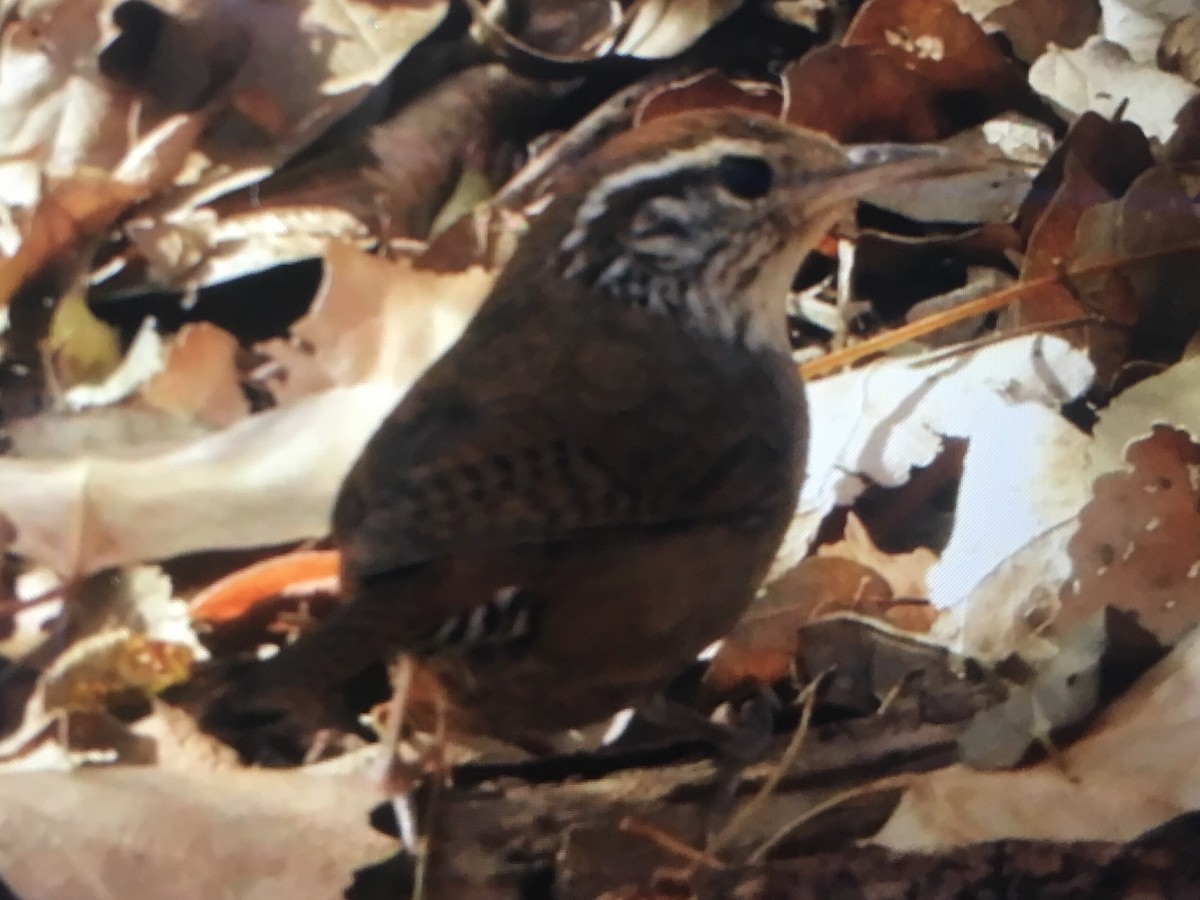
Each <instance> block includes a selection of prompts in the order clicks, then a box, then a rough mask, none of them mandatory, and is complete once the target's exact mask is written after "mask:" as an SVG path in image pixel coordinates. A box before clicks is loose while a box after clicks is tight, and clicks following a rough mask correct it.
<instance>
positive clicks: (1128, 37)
mask: <svg viewBox="0 0 1200 900" xmlns="http://www.w3.org/2000/svg"><path fill="white" fill-rule="evenodd" d="M1195 9H1196V4H1195V0H1100V10H1101V14H1102V18H1101V20H1100V27H1101V34H1102V35H1103V36H1104V37H1105V38H1107V39H1108V40H1110V41H1112V42H1113V43H1116V44H1120V45H1121V46H1122V47H1124V48H1125V49H1126V50H1128V51H1129V54H1130V55H1131V56H1132V57H1133V58H1134V59H1136V60H1137V61H1138V62H1146V63H1152V62H1154V55H1155V51H1157V50H1158V42H1159V41H1160V40H1162V35H1163V31H1165V30H1166V27H1167V25H1169V24H1170V23H1171V22H1173V21H1174V20H1175V19H1178V18H1179V17H1181V16H1186V15H1187V14H1188V13H1190V12H1194V11H1195Z"/></svg>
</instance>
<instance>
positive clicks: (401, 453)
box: [241, 109, 961, 746]
mask: <svg viewBox="0 0 1200 900" xmlns="http://www.w3.org/2000/svg"><path fill="white" fill-rule="evenodd" d="M956 166H961V161H958V162H956V161H955V158H954V157H953V155H952V154H950V152H949V151H947V150H944V149H941V148H938V147H936V146H924V145H891V144H875V145H863V146H857V147H843V146H842V145H840V144H838V143H837V142H836V141H834V140H832V139H831V138H828V137H826V136H824V135H822V134H820V133H817V132H813V131H808V130H805V129H801V128H798V127H794V126H789V125H787V124H784V123H782V122H779V121H777V120H775V119H772V118H769V117H765V116H760V115H755V114H747V113H744V112H741V111H735V110H729V109H723V110H708V111H695V112H684V113H679V114H676V115H672V116H668V117H665V118H661V119H657V120H654V121H652V122H649V123H646V124H645V125H642V126H640V127H637V128H634V129H632V130H630V131H627V132H625V133H623V134H621V135H619V136H617V137H615V138H612V139H610V140H609V141H608V142H607V143H605V144H603V145H602V146H601V147H599V148H598V149H597V150H595V151H593V152H592V153H591V155H590V156H588V157H586V158H585V159H584V160H583V161H582V162H580V163H579V164H578V166H577V168H576V169H575V170H574V171H571V172H569V173H567V174H566V175H564V176H563V178H562V179H561V180H560V181H559V182H558V183H557V185H556V187H555V190H554V197H553V199H552V200H551V201H550V202H549V204H548V205H547V206H546V208H545V209H544V210H543V211H542V212H541V213H540V214H539V215H537V216H536V217H535V218H534V219H533V220H532V221H531V223H530V224H529V226H528V229H527V231H526V232H525V234H524V235H523V236H522V238H521V240H520V242H519V244H518V246H517V249H516V250H515V252H514V254H513V256H512V257H511V259H510V261H509V262H508V264H507V265H506V266H505V267H504V269H503V270H502V272H501V273H500V275H499V276H498V278H497V280H496V282H495V284H494V286H493V288H492V290H491V292H490V293H489V295H488V297H487V298H486V299H485V301H484V302H483V304H482V306H481V307H480V308H479V310H478V312H477V314H476V315H475V317H474V318H473V319H472V321H471V322H470V323H469V324H468V326H467V327H466V329H465V331H464V332H463V334H462V335H461V337H460V338H459V340H458V341H457V342H456V343H455V344H454V345H453V346H452V347H451V348H450V349H449V350H448V351H447V352H446V353H445V354H444V355H443V356H442V357H441V358H440V359H438V360H437V361H436V362H434V363H433V364H432V365H431V366H430V367H429V368H428V370H427V371H426V372H425V373H424V374H423V375H422V376H421V377H420V378H419V379H418V380H417V381H416V382H415V383H414V384H413V385H412V387H411V388H410V389H409V390H408V391H407V392H406V393H405V394H404V396H403V397H402V398H401V399H400V400H399V402H398V404H397V405H396V407H395V408H394V410H393V411H392V412H391V413H390V414H389V415H388V416H387V417H386V418H385V420H384V421H383V422H382V423H381V424H380V425H379V427H378V429H377V430H376V431H375V433H374V434H373V436H372V437H371V438H370V439H369V440H368V442H367V443H366V445H365V447H364V448H363V450H362V452H361V454H360V455H359V457H358V459H357V461H356V462H355V463H354V464H353V466H352V468H351V469H350V471H349V473H348V474H347V475H346V477H345V480H344V483H343V484H342V487H341V490H340V492H339V494H338V496H337V498H336V502H335V504H334V508H333V514H332V535H333V540H334V543H335V545H336V546H337V547H338V549H339V550H340V553H341V583H342V590H343V592H344V594H345V602H344V603H343V604H341V605H340V606H339V608H338V609H337V611H336V612H335V613H333V615H332V616H331V617H330V618H329V619H328V620H327V621H325V622H324V623H322V624H321V625H320V626H318V627H317V628H315V629H314V630H312V631H310V632H308V633H305V634H303V635H302V636H300V637H299V638H298V639H297V640H296V641H295V642H294V643H292V644H290V645H288V646H286V647H284V648H283V649H282V650H281V651H280V652H279V653H278V654H277V655H276V656H274V657H273V658H271V659H269V660H266V661H265V662H262V663H259V664H256V665H255V667H254V669H253V670H252V672H251V673H250V676H249V679H248V681H247V682H246V683H245V684H244V685H243V689H242V696H241V700H243V701H245V702H246V703H248V704H250V706H251V707H252V708H258V707H255V703H256V702H257V703H260V705H262V706H267V705H270V703H272V702H275V703H278V704H280V705H283V706H286V705H287V704H288V703H296V704H300V701H299V700H297V699H296V698H297V697H299V696H304V697H309V698H312V697H316V696H318V695H319V694H320V692H321V691H322V690H326V689H328V687H329V686H330V685H332V684H336V683H339V682H343V681H345V680H346V679H348V678H350V677H351V676H353V675H355V674H356V673H357V672H359V671H361V670H362V669H364V668H365V667H366V666H367V665H368V664H370V663H372V662H375V661H386V660H388V659H390V658H394V657H395V656H396V655H397V654H400V653H405V654H409V655H410V656H411V657H413V658H416V659H417V660H419V661H420V664H421V665H422V666H423V667H425V668H426V669H427V670H428V671H429V672H431V673H433V675H434V676H435V677H436V680H437V683H438V684H439V686H440V689H441V690H442V691H443V693H444V696H445V698H446V700H447V710H448V712H447V716H448V717H449V720H450V722H451V724H452V726H453V727H457V728H460V729H462V730H466V731H471V732H476V733H480V734H486V735H490V736H493V737H498V738H502V739H504V740H507V741H510V742H512V743H515V744H518V745H522V746H544V744H543V743H541V742H542V739H543V737H544V736H545V735H549V734H553V733H556V732H561V731H564V730H567V729H572V728H576V727H579V726H582V725H585V724H588V723H593V722H597V721H601V720H603V719H604V718H606V717H608V716H610V715H611V714H613V713H615V712H617V711H619V710H621V709H623V708H626V707H629V706H631V705H632V706H637V705H638V704H640V703H643V702H645V701H646V700H647V698H650V697H653V696H654V695H655V694H656V693H657V692H659V691H660V690H661V689H662V688H663V686H664V685H666V684H667V683H668V682H669V681H670V679H671V678H672V676H675V675H677V674H678V673H679V672H680V671H681V670H683V669H684V668H686V667H687V666H688V665H689V664H690V663H691V662H692V661H693V660H694V659H695V657H696V655H697V654H698V653H699V652H700V651H701V650H702V649H703V648H705V647H706V646H707V645H709V644H710V643H712V642H713V641H715V640H716V639H719V638H720V637H722V636H723V635H724V634H726V633H727V632H728V631H729V630H730V629H731V628H732V627H733V626H734V624H735V623H736V622H737V621H738V619H739V618H740V617H741V615H742V613H743V612H744V611H745V609H746V608H747V606H748V605H749V603H750V602H751V600H752V598H753V597H754V596H755V594H756V592H757V591H758V589H759V586H760V583H761V581H762V580H763V578H764V576H765V574H766V572H767V570H768V567H769V565H770V564H771V561H772V559H773V557H774V555H775V553H776V550H777V548H778V547H779V544H780V542H781V540H782V538H783V535H784V532H785V530H786V528H787V526H788V524H789V521H790V519H791V517H792V515H793V511H794V508H795V505H796V502H797V497H798V494H799V491H800V488H801V485H802V481H803V478H804V470H805V461H806V454H807V447H808V435H809V420H808V411H807V407H806V402H805V392H804V387H803V384H802V382H801V379H800V377H799V375H798V372H797V368H796V365H795V364H794V362H793V359H792V354H791V346H790V343H789V332H788V327H787V321H786V314H785V300H786V297H787V294H788V291H789V288H790V287H791V285H792V282H793V280H794V278H795V275H796V273H797V271H798V269H799V267H800V265H801V263H802V262H803V260H804V258H805V256H806V255H807V254H808V252H809V251H810V250H811V249H812V247H813V246H814V244H815V243H816V242H817V241H818V240H819V239H820V238H821V237H822V236H823V235H825V233H826V232H827V231H828V230H829V229H830V228H831V227H832V226H833V225H834V224H835V223H836V222H837V221H838V220H839V219H841V218H842V217H844V216H845V215H847V214H848V213H849V212H852V211H853V208H854V205H855V203H856V201H857V199H858V198H859V197H860V196H861V195H862V194H863V193H864V192H866V191H869V190H870V189H872V188H874V187H877V186H879V185H881V184H884V183H886V182H889V181H893V180H896V179H902V178H914V177H918V176H921V175H924V174H929V173H939V172H943V171H947V170H948V169H952V168H955V167H956ZM287 698H291V699H287Z"/></svg>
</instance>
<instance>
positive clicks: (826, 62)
mask: <svg viewBox="0 0 1200 900" xmlns="http://www.w3.org/2000/svg"><path fill="white" fill-rule="evenodd" d="M783 77H784V81H785V82H786V84H787V98H788V104H787V111H786V115H785V118H786V120H787V121H788V122H790V123H792V124H793V125H803V126H805V127H808V128H815V129H816V130H818V131H824V132H825V133H826V134H829V135H831V136H832V137H835V138H837V139H838V140H839V141H845V142H847V143H856V142H865V141H931V140H935V139H936V138H939V137H942V136H944V135H945V134H946V133H947V132H948V130H949V129H948V127H947V125H946V123H945V122H943V121H942V117H941V114H940V113H939V112H938V109H937V99H936V94H935V91H934V89H933V87H932V85H930V84H929V82H928V81H927V80H926V79H925V78H924V77H923V76H922V75H920V74H919V73H916V72H912V71H910V70H909V69H908V68H907V67H906V66H905V64H904V62H903V61H902V60H900V59H898V58H897V57H896V56H895V54H892V53H888V52H881V51H878V50H876V49H875V48H872V47H858V46H855V47H822V48H820V49H818V50H814V51H813V52H811V53H809V54H807V55H805V56H802V57H801V58H800V59H799V60H797V61H796V62H794V63H791V64H789V65H788V67H787V68H786V69H785V70H784V75H783ZM848 84H853V85H854V90H853V91H847V90H846V85H848Z"/></svg>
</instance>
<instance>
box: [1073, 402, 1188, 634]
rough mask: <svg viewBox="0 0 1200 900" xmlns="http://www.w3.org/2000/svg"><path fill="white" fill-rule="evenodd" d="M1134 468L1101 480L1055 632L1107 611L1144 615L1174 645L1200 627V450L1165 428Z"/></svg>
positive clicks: (1131, 458) (1133, 455)
mask: <svg viewBox="0 0 1200 900" xmlns="http://www.w3.org/2000/svg"><path fill="white" fill-rule="evenodd" d="M1126 458H1127V460H1128V462H1129V465H1130V469H1129V470H1128V471H1117V472H1112V473H1110V474H1108V475H1104V476H1102V477H1101V478H1099V479H1097V480H1096V485H1095V494H1094V497H1093V499H1092V501H1091V502H1090V503H1089V504H1088V505H1087V506H1086V507H1085V508H1084V510H1083V512H1081V513H1080V516H1079V531H1078V532H1076V534H1075V536H1074V537H1072V538H1071V542H1070V544H1069V545H1068V549H1069V552H1070V555H1071V559H1072V561H1073V563H1074V580H1073V582H1072V583H1071V584H1069V585H1068V586H1067V587H1066V588H1064V590H1063V592H1062V594H1061V597H1060V600H1061V603H1062V608H1061V611H1060V612H1059V614H1058V617H1057V619H1056V620H1055V629H1056V630H1057V631H1059V632H1060V633H1061V632H1064V631H1068V630H1070V629H1071V628H1073V627H1075V626H1076V625H1078V624H1079V623H1080V622H1082V621H1083V620H1084V619H1086V618H1087V617H1088V616H1091V615H1093V614H1094V613H1095V612H1096V611H1098V610H1099V609H1101V608H1103V607H1104V606H1115V607H1117V608H1120V609H1129V610H1133V611H1135V612H1137V613H1138V615H1139V616H1140V618H1141V622H1142V624H1143V625H1145V626H1146V627H1147V628H1149V629H1150V630H1151V631H1152V632H1154V634H1155V635H1156V636H1157V637H1158V638H1159V639H1160V640H1162V641H1164V642H1166V643H1171V642H1173V641H1175V640H1177V639H1178V637H1179V635H1180V634H1181V633H1182V632H1183V631H1184V630H1186V629H1187V628H1189V627H1191V626H1193V625H1195V624H1196V623H1197V622H1200V581H1197V578H1198V577H1200V487H1198V486H1197V485H1196V484H1195V481H1194V474H1193V473H1194V472H1195V471H1196V466H1197V465H1200V445H1197V444H1196V443H1195V442H1194V441H1193V440H1192V438H1191V437H1190V436H1189V435H1188V434H1187V433H1186V432H1183V431H1179V430H1176V429H1174V428H1170V427H1168V426H1165V425H1158V426H1156V427H1155V428H1154V431H1153V433H1152V434H1151V435H1150V436H1149V437H1146V438H1143V439H1142V440H1140V441H1138V442H1137V443H1135V444H1133V445H1132V446H1131V447H1130V448H1129V450H1128V451H1127V452H1126Z"/></svg>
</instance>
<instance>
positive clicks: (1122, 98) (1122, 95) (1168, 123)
mask: <svg viewBox="0 0 1200 900" xmlns="http://www.w3.org/2000/svg"><path fill="white" fill-rule="evenodd" d="M1029 84H1030V85H1031V86H1032V87H1033V89H1034V90H1035V91H1037V92H1038V93H1039V94H1042V95H1043V96H1044V97H1046V98H1047V99H1048V100H1050V101H1051V102H1052V103H1054V104H1055V105H1056V106H1058V107H1059V108H1060V109H1061V110H1062V111H1064V112H1065V113H1066V114H1068V115H1071V116H1078V115H1081V114H1082V113H1083V112H1085V111H1087V110H1089V109H1090V110H1094V111H1095V112H1098V113H1099V114H1100V115H1102V116H1105V117H1106V118H1112V117H1113V116H1114V115H1115V113H1116V112H1117V109H1118V108H1119V107H1121V106H1122V104H1126V102H1127V105H1126V106H1125V110H1124V113H1123V114H1122V117H1123V118H1124V119H1126V120H1127V121H1130V122H1135V123H1136V124H1137V125H1139V126H1140V127H1141V129H1142V130H1143V131H1145V132H1146V134H1147V135H1148V136H1149V137H1152V138H1158V139H1159V140H1161V141H1166V140H1167V139H1168V138H1170V137H1171V135H1172V134H1174V132H1175V127H1176V126H1175V116H1176V114H1177V113H1178V112H1179V110H1180V108H1181V107H1182V106H1183V105H1184V104H1185V103H1187V101H1188V100H1190V99H1191V98H1192V97H1193V96H1194V95H1195V94H1196V92H1197V88H1196V86H1195V85H1193V84H1191V83H1190V82H1188V81H1186V80H1185V79H1183V78H1180V77H1179V76H1178V75H1172V74H1169V73H1167V72H1163V71H1161V70H1159V69H1158V68H1157V67H1156V66H1154V64H1153V63H1140V62H1136V61H1134V60H1133V59H1131V58H1130V56H1129V54H1128V52H1127V51H1126V50H1125V49H1124V48H1123V47H1121V46H1120V45H1119V44H1114V43H1111V42H1109V41H1105V40H1103V39H1101V38H1097V37H1092V38H1088V40H1087V42H1086V43H1084V45H1083V46H1082V47H1080V48H1079V49H1077V50H1063V49H1061V48H1058V47H1051V48H1050V49H1049V50H1047V51H1046V52H1045V53H1044V54H1042V55H1041V56H1040V57H1039V58H1038V59H1037V60H1036V61H1035V62H1034V64H1033V66H1032V67H1031V68H1030V70H1029Z"/></svg>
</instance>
